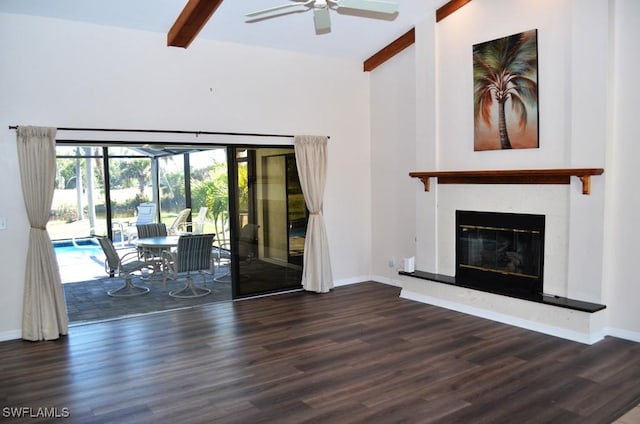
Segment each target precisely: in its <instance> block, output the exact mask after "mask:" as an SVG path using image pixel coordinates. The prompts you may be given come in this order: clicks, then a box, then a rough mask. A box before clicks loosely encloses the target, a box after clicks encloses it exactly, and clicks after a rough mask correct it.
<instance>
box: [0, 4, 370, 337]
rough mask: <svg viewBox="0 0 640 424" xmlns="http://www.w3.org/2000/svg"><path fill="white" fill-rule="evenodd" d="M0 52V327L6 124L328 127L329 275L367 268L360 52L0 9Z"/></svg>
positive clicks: (10, 293)
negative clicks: (330, 53)
mask: <svg viewBox="0 0 640 424" xmlns="http://www.w3.org/2000/svg"><path fill="white" fill-rule="evenodd" d="M0 56H2V64H1V65H0V93H2V95H0V169H1V171H0V172H1V173H2V181H3V183H2V184H1V185H0V199H2V202H1V203H0V217H4V218H6V219H7V222H8V229H7V230H5V231H0V281H2V288H3V296H1V297H0V339H2V338H12V337H19V336H20V334H19V329H20V327H21V313H22V289H23V276H24V266H25V261H26V246H27V237H28V223H27V220H26V218H25V212H24V205H23V201H22V196H21V191H20V188H19V172H18V165H17V153H16V147H15V144H16V142H15V131H12V130H8V129H7V127H8V125H15V124H18V125H43V126H55V127H100V128H143V129H181V130H202V131H230V132H255V133H282V134H324V135H329V136H330V137H331V140H330V142H329V169H328V180H327V186H326V193H325V203H324V213H325V218H326V221H327V226H328V238H329V243H330V245H331V260H332V265H333V275H334V279H335V280H337V282H338V283H339V282H340V281H341V280H351V279H355V278H357V277H359V276H368V275H369V273H370V246H371V235H370V229H371V218H370V207H369V206H370V197H371V192H370V187H371V185H370V179H371V175H370V171H369V149H370V147H369V134H370V132H369V131H370V127H369V124H370V122H369V95H368V93H369V86H368V84H369V75H368V74H365V73H363V72H362V64H361V63H360V62H350V61H345V60H337V59H328V58H320V57H314V56H308V55H301V54H295V53H286V52H281V51H276V50H270V49H261V48H251V47H247V46H241V45H233V44H228V43H217V42H207V41H203V40H197V41H196V42H194V43H193V44H192V45H191V46H190V47H189V49H186V50H185V49H177V48H168V47H166V36H165V35H164V34H154V33H148V32H143V31H131V30H123V29H117V28H108V27H103V26H96V25H87V24H80V23H71V22H63V21H59V20H55V19H44V18H36V17H25V16H18V15H0ZM190 141H192V139H190ZM361 158H363V159H364V160H360V159H361Z"/></svg>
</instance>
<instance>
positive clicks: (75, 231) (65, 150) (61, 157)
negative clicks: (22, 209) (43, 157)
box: [47, 146, 107, 240]
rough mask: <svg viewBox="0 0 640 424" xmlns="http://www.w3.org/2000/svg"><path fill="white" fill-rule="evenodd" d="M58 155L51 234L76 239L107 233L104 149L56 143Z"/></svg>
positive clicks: (52, 237) (48, 227)
mask: <svg viewBox="0 0 640 424" xmlns="http://www.w3.org/2000/svg"><path fill="white" fill-rule="evenodd" d="M56 157H57V159H56V160H57V163H56V181H55V191H54V195H53V202H52V206H51V219H50V220H49V223H48V224H47V230H48V232H49V236H50V237H51V239H52V240H76V239H81V238H88V237H92V236H93V235H96V234H98V235H102V234H106V233H107V231H106V228H107V226H106V215H105V193H104V170H103V160H102V149H101V148H99V147H90V146H56Z"/></svg>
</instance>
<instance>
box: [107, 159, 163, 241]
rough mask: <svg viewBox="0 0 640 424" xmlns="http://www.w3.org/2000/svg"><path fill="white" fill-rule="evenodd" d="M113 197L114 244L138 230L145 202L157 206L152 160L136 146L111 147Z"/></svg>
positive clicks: (110, 191) (112, 225) (111, 206)
mask: <svg viewBox="0 0 640 424" xmlns="http://www.w3.org/2000/svg"><path fill="white" fill-rule="evenodd" d="M108 151H109V198H110V203H111V204H110V210H111V228H112V231H113V241H114V243H117V242H123V241H126V240H127V239H128V237H129V235H130V234H133V233H134V232H135V226H136V216H137V208H138V205H140V204H141V203H148V202H153V203H156V205H157V194H156V192H155V191H154V189H153V179H152V177H151V175H152V160H151V158H149V157H146V156H143V155H142V154H140V153H139V152H137V151H135V149H133V148H127V147H109V148H108Z"/></svg>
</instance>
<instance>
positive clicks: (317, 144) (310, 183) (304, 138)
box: [294, 135, 333, 293]
mask: <svg viewBox="0 0 640 424" xmlns="http://www.w3.org/2000/svg"><path fill="white" fill-rule="evenodd" d="M294 148H295V153H296V164H297V168H298V175H299V178H300V185H301V186H302V193H303V194H304V200H305V203H306V204H307V209H309V213H310V215H309V223H308V225H307V235H306V238H305V242H304V268H303V270H302V287H304V289H305V290H308V291H314V292H317V293H326V292H328V291H329V290H331V289H332V288H333V276H332V274H331V260H330V258H329V242H328V240H327V232H326V229H325V225H324V218H323V216H322V198H323V196H324V186H325V180H326V175H327V137H324V136H311V135H298V136H295V138H294Z"/></svg>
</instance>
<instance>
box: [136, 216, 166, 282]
mask: <svg viewBox="0 0 640 424" xmlns="http://www.w3.org/2000/svg"><path fill="white" fill-rule="evenodd" d="M137 230H138V239H144V238H150V237H165V236H166V235H167V226H166V225H165V224H164V223H159V224H142V225H137ZM162 252H163V249H151V248H140V247H138V256H139V257H140V258H141V259H143V260H144V261H147V262H151V263H153V264H154V274H156V275H160V271H161V268H162V263H161V262H162Z"/></svg>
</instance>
